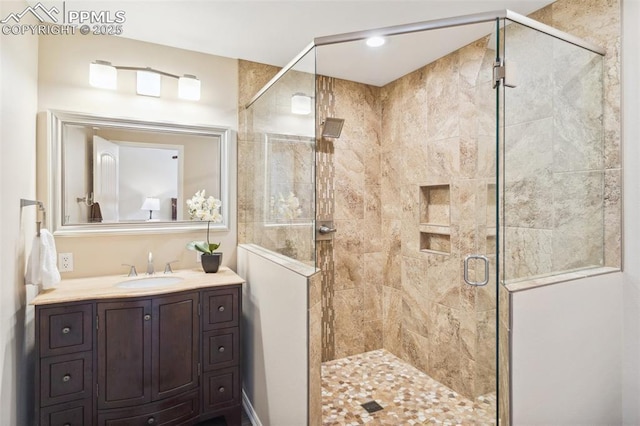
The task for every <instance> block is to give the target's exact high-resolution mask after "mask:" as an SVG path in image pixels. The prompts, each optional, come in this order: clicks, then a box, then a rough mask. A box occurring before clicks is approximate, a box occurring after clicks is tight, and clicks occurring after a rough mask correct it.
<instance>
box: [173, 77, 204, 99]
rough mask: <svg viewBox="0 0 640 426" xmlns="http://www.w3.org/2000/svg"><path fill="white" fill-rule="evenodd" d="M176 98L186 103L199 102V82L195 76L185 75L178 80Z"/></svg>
mask: <svg viewBox="0 0 640 426" xmlns="http://www.w3.org/2000/svg"><path fill="white" fill-rule="evenodd" d="M178 97H179V98H180V99H186V100H188V101H199V100H200V80H198V79H197V78H196V76H195V75H191V74H185V75H183V76H182V77H180V78H179V79H178Z"/></svg>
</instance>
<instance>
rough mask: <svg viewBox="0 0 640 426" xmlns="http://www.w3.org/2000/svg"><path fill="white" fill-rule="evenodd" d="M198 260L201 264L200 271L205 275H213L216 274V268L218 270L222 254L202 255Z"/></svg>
mask: <svg viewBox="0 0 640 426" xmlns="http://www.w3.org/2000/svg"><path fill="white" fill-rule="evenodd" d="M200 260H201V262H202V269H203V270H204V271H205V272H206V273H207V274H211V273H215V272H218V268H220V264H221V263H222V253H211V254H206V253H202V256H201V257H200Z"/></svg>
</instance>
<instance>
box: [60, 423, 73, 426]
mask: <svg viewBox="0 0 640 426" xmlns="http://www.w3.org/2000/svg"><path fill="white" fill-rule="evenodd" d="M62 426H71V423H65V424H63V425H62Z"/></svg>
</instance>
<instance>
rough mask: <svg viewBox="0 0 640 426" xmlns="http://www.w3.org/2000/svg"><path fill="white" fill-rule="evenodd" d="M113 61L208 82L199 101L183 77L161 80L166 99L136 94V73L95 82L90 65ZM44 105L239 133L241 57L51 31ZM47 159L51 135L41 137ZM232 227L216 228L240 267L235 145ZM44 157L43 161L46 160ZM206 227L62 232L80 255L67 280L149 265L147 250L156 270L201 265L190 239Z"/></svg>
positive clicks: (43, 69) (41, 175) (59, 241)
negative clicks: (183, 89) (184, 88)
mask: <svg viewBox="0 0 640 426" xmlns="http://www.w3.org/2000/svg"><path fill="white" fill-rule="evenodd" d="M96 59H100V60H107V61H110V62H111V63H113V64H114V65H126V66H140V67H147V66H148V67H152V68H155V69H159V70H162V71H166V72H169V73H174V74H178V75H181V74H185V73H187V74H194V75H196V76H197V77H198V78H199V79H200V80H201V81H202V97H201V99H200V101H198V102H190V101H183V100H179V99H178V98H177V80H175V79H171V78H164V77H163V79H162V87H163V89H162V95H161V97H160V98H152V97H146V96H137V95H136V94H135V72H127V71H120V72H119V73H118V90H116V91H107V90H101V89H96V88H93V87H91V86H89V83H88V70H89V64H90V63H91V62H92V61H94V60H96ZM38 71H39V76H38V110H39V111H45V110H48V109H58V110H65V111H73V112H81V113H89V114H96V115H104V116H115V117H125V118H135V119H142V120H151V121H165V122H176V123H182V124H199V125H211V126H222V127H228V128H231V129H232V130H234V131H236V130H237V109H236V107H237V98H238V94H237V86H238V68H237V60H235V59H230V58H222V57H217V56H212V55H207V54H202V53H196V52H191V51H186V50H181V49H175V48H171V47H167V46H160V45H155V44H151V43H145V42H139V41H135V40H129V39H126V38H122V37H107V36H82V35H76V36H45V37H41V40H40V47H39V69H38ZM38 139H39V143H40V144H41V145H39V148H38V152H39V156H40V159H42V155H41V154H43V153H44V145H42V144H43V143H44V138H40V137H39V138H38ZM229 152H230V162H229V164H230V170H229V172H230V191H229V200H230V205H229V207H230V208H229V211H230V212H231V214H230V216H231V217H230V229H229V231H225V232H214V233H213V235H212V240H213V241H216V242H218V241H220V242H222V246H221V248H220V250H221V251H222V252H223V253H224V260H223V264H224V265H226V266H230V267H232V268H233V267H235V248H236V242H237V238H236V234H237V229H236V161H237V160H236V148H235V143H233V141H232V143H231V145H230V150H229ZM39 161H41V160H39ZM38 182H39V183H38V194H39V197H42V198H46V193H45V192H44V182H46V169H45V168H44V167H40V166H39V167H38ZM204 232H205V231H198V232H190V233H166V234H158V235H151V234H144V235H135V236H128V235H127V236H116V235H114V236H93V237H57V238H56V245H57V249H58V252H71V253H73V254H74V272H71V273H63V278H72V277H81V276H91V275H100V274H117V273H124V272H126V271H125V270H124V268H123V267H122V266H121V264H122V263H134V264H136V265H137V266H138V270H139V271H140V270H142V271H144V270H145V268H146V259H147V252H149V251H152V252H153V253H154V259H155V261H156V270H162V268H163V267H164V262H167V261H172V260H178V262H177V263H176V264H175V265H174V267H175V268H178V269H179V268H190V267H196V266H197V265H198V264H197V263H196V255H195V254H194V253H193V252H190V251H188V250H186V249H185V248H184V247H185V244H186V243H187V242H189V241H191V240H194V239H203V238H204Z"/></svg>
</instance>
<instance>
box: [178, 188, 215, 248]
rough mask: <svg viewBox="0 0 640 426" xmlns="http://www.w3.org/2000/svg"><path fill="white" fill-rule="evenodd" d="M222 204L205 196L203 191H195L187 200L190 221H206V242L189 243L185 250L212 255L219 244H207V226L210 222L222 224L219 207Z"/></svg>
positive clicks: (213, 198)
mask: <svg viewBox="0 0 640 426" xmlns="http://www.w3.org/2000/svg"><path fill="white" fill-rule="evenodd" d="M221 206H222V202H221V201H220V200H218V199H217V198H215V197H214V196H212V195H210V196H208V197H206V196H205V190H204V189H203V190H201V191H196V194H195V195H194V196H193V197H191V199H189V200H187V207H189V216H190V217H191V220H206V221H207V241H191V242H190V243H189V244H187V248H188V249H190V250H197V251H201V252H203V253H209V254H210V253H212V252H213V251H214V250H216V249H217V248H218V247H220V244H211V243H209V225H210V224H211V222H213V223H220V222H222V214H221V213H220V207H221Z"/></svg>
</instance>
